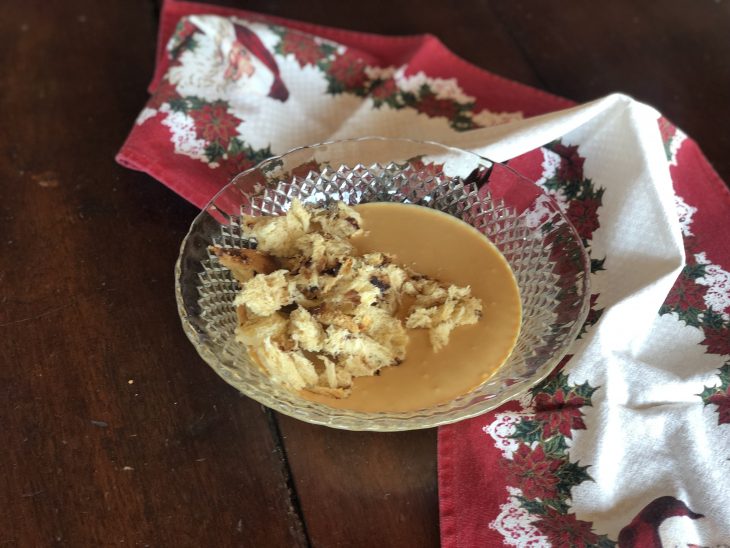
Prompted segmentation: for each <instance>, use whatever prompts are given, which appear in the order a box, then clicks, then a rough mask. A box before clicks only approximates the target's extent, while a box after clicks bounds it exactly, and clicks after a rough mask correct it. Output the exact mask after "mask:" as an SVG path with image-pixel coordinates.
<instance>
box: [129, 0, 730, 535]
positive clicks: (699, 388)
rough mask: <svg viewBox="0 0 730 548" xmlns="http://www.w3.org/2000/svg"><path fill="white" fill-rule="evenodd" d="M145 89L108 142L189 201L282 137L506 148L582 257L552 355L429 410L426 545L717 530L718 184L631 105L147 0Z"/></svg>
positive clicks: (385, 43)
mask: <svg viewBox="0 0 730 548" xmlns="http://www.w3.org/2000/svg"><path fill="white" fill-rule="evenodd" d="M160 25H161V28H160V44H159V47H158V63H157V68H156V74H155V78H154V81H153V83H152V85H151V92H152V93H151V97H150V99H149V101H148V102H147V104H146V105H145V107H144V109H143V110H142V111H141V113H140V115H139V117H138V118H137V121H136V123H135V125H134V128H133V130H132V132H131V134H130V136H129V138H128V139H127V142H126V143H125V145H124V147H123V148H122V150H121V151H120V154H119V155H118V160H119V161H120V162H121V163H123V164H124V165H127V166H129V167H131V168H134V169H140V170H143V171H146V172H148V173H150V174H151V175H152V176H154V177H156V178H158V179H159V180H161V181H162V182H164V183H165V184H167V185H168V186H169V187H170V188H172V189H173V190H174V191H176V192H178V193H179V194H181V195H182V196H184V197H185V198H187V199H188V200H190V201H191V202H193V203H195V204H197V205H199V206H202V205H204V204H205V203H206V202H207V201H208V199H210V198H211V197H212V196H213V194H215V192H216V191H217V190H218V189H220V188H221V187H222V186H223V185H224V184H225V183H226V182H227V181H228V180H229V179H230V178H231V177H232V176H233V175H234V174H236V173H238V172H240V171H242V170H244V169H246V168H248V167H250V166H252V165H254V164H255V163H257V162H258V161H260V160H262V159H264V158H267V157H269V156H271V155H273V154H278V153H281V152H284V151H286V150H288V149H290V148H292V147H295V146H299V145H304V144H310V143H314V142H319V141H323V140H328V139H333V138H344V137H357V136H364V135H385V136H403V137H415V138H421V139H433V140H436V141H441V142H446V143H449V144H453V145H456V146H462V147H464V148H469V149H472V150H475V151H477V152H480V153H482V154H485V155H487V156H489V157H492V158H494V159H495V160H499V161H509V163H510V164H511V165H512V166H513V167H515V168H516V169H518V170H519V171H521V172H522V173H524V174H525V175H527V176H528V177H530V178H531V179H533V180H534V181H536V183H537V184H538V185H539V186H541V187H542V189H543V190H544V191H545V192H546V193H547V194H549V195H550V196H552V197H553V198H554V199H555V200H556V201H557V202H558V203H559V204H560V205H561V207H562V208H563V210H564V212H565V213H566V215H567V216H568V217H569V218H570V219H571V221H572V222H573V224H574V225H575V227H576V229H577V231H578V233H579V235H580V237H581V238H582V240H583V243H584V245H585V247H586V249H587V250H588V252H589V255H590V258H591V277H592V279H591V282H592V284H591V286H592V294H591V298H590V304H591V309H590V313H589V315H588V318H587V320H586V323H585V325H584V326H583V329H582V332H581V335H580V338H579V340H578V341H577V342H576V343H575V344H574V345H573V347H572V348H571V350H570V354H569V355H568V356H566V358H565V359H564V360H563V362H562V363H561V364H560V366H559V367H558V368H557V369H556V371H554V372H553V373H552V375H551V376H550V377H549V378H548V379H546V380H545V381H544V382H542V383H541V384H539V385H538V386H536V387H535V388H534V389H533V390H532V391H530V392H529V393H528V394H525V395H524V396H523V397H522V398H521V399H520V400H519V401H514V402H510V403H508V404H507V405H505V406H503V407H501V408H500V409H497V410H495V411H493V412H491V413H488V414H486V415H483V416H481V417H477V418H475V419H471V420H469V421H463V422H461V423H458V424H456V425H452V426H448V427H443V428H441V429H440V431H439V493H440V504H441V532H442V542H443V544H444V545H445V546H475V545H484V546H493V545H509V546H566V545H571V546H615V545H617V544H618V545H622V546H659V545H660V543H662V542H663V543H664V545H698V546H709V545H719V544H722V543H723V542H727V541H728V539H730V525H729V524H730V510H729V509H727V508H726V507H725V506H726V505H725V497H724V493H726V492H727V491H728V487H729V485H728V483H730V482H729V481H728V479H727V477H728V474H727V472H728V470H727V467H728V465H729V463H730V461H728V455H730V435H729V433H728V429H729V428H730V425H728V423H730V363H729V362H728V358H730V273H729V272H728V271H729V270H730V244H729V243H727V242H726V241H725V239H724V238H722V231H721V230H720V231H718V229H717V226H718V224H720V223H722V222H723V220H724V219H725V218H726V217H727V214H728V212H729V211H730V196H729V195H728V192H727V190H726V189H725V187H724V185H723V184H722V182H721V181H720V180H719V179H718V178H717V176H716V175H715V174H714V172H713V171H712V169H711V168H710V167H709V165H708V164H707V162H706V160H705V159H704V157H703V156H702V154H701V152H700V151H699V149H698V148H697V145H696V144H695V143H694V142H693V141H692V140H691V139H688V138H687V137H686V136H685V135H684V134H683V133H682V132H681V131H680V130H678V129H677V128H676V127H674V126H673V125H672V124H671V123H670V122H669V121H668V120H666V119H664V118H661V117H660V116H659V115H658V113H656V112H655V111H653V110H652V109H651V108H649V107H646V106H644V105H640V104H638V103H636V102H635V101H632V100H631V99H629V98H627V97H624V96H610V97H607V98H605V99H603V100H599V101H596V102H594V103H590V104H587V105H583V106H580V107H575V108H572V109H568V110H560V109H566V108H567V107H569V106H570V103H569V102H568V101H565V100H563V99H560V98H557V97H554V96H550V95H548V94H545V93H543V92H540V91H537V90H532V89H530V88H526V87H525V86H521V85H519V84H516V83H514V82H509V81H507V80H503V79H500V78H499V77H496V76H494V75H492V74H489V73H487V72H485V71H481V70H480V69H477V68H476V67H473V66H471V65H469V64H467V63H465V62H464V61H462V60H460V59H458V58H457V57H455V56H454V55H453V54H451V53H450V52H449V51H448V50H446V49H445V48H444V47H443V45H442V44H440V43H439V42H438V41H437V40H435V39H434V38H433V37H409V38H399V37H379V36H374V35H364V34H359V33H349V32H346V31H341V30H338V29H329V28H325V27H317V26H313V25H309V24H306V23H301V22H293V21H286V20H282V19H278V18H274V17H268V16H261V15H259V14H254V13H250V12H245V11H243V10H233V9H226V8H218V7H213V6H207V5H205V6H204V5H198V4H193V3H187V2H173V1H169V0H168V1H166V2H165V4H164V7H163V12H162V18H161V23H160Z"/></svg>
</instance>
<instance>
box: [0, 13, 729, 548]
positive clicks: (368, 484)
mask: <svg viewBox="0 0 730 548" xmlns="http://www.w3.org/2000/svg"><path fill="white" fill-rule="evenodd" d="M226 3H228V4H230V5H235V2H226ZM241 4H243V2H239V5H241ZM454 6H458V7H454ZM159 7H160V6H159V3H157V2H155V1H151V0H127V1H122V0H107V1H104V2H95V1H91V0H68V1H66V2H48V1H43V0H10V1H8V2H5V3H4V5H3V8H4V9H3V15H2V17H0V113H1V114H2V119H1V121H0V305H1V306H0V366H1V367H0V425H1V426H0V427H1V428H2V432H3V442H4V447H3V451H0V471H1V472H2V474H0V547H4V546H19V547H26V546H29V547H35V546H55V545H58V546H108V545H109V546H111V545H114V546H116V545H120V546H130V545H131V546H176V547H177V546H308V545H312V546H436V545H438V542H439V537H438V494H437V486H436V453H435V450H436V435H435V431H434V430H427V431H417V432H409V433H401V434H368V433H355V432H341V431H336V430H330V429H327V428H324V427H318V426H312V425H309V424H304V423H301V422H298V421H296V420H293V419H290V418H288V417H282V416H279V415H277V414H275V413H272V412H270V411H268V410H266V409H263V408H262V407H261V406H260V405H258V404H257V403H255V402H253V401H251V400H249V399H247V398H245V397H242V396H240V395H239V394H238V393H237V392H236V391H235V390H234V389H232V388H230V387H229V386H228V385H227V384H225V383H224V382H223V381H221V380H220V379H219V378H218V377H217V376H216V375H215V374H214V373H213V372H212V371H211V370H210V369H209V368H208V367H207V366H206V365H205V364H204V363H203V361H202V360H201V359H200V358H199V357H198V356H197V354H196V353H195V351H194V349H193V347H192V346H191V345H190V344H189V343H188V341H187V339H186V338H185V336H184V334H183V332H182V329H181V328H180V325H179V320H178V317H177V312H176V306H175V301H174V295H173V280H172V274H173V264H174V261H175V258H176V256H177V252H178V246H179V243H180V241H181V239H182V237H183V236H184V234H185V232H186V230H187V227H188V225H189V223H190V222H191V221H192V219H193V217H194V215H195V214H196V210H195V208H193V207H192V206H190V205H188V204H187V203H185V202H184V201H183V200H182V199H181V198H179V197H177V196H176V195H174V194H173V193H172V192H171V191H169V190H167V189H166V188H164V187H163V186H162V185H160V184H158V183H157V182H155V181H154V180H152V179H151V178H149V177H147V176H145V175H143V174H140V173H135V172H131V171H127V170H125V169H123V168H121V167H119V166H118V165H116V164H115V163H114V160H113V158H114V154H115V153H116V152H117V150H118V148H119V147H120V145H121V143H122V141H123V140H124V137H125V136H126V133H127V131H128V130H129V128H130V127H131V124H132V122H133V120H134V118H135V116H136V115H137V113H138V111H139V110H140V108H141V107H142V105H143V104H144V101H145V99H146V91H145V88H146V85H147V83H148V80H149V79H150V77H151V74H152V68H153V62H154V58H153V57H154V47H155V38H156V25H157V20H158V13H159ZM245 7H246V8H247V9H251V10H256V11H261V12H265V13H271V14H275V15H280V16H285V17H290V18H295V19H302V20H307V21H312V22H316V23H321V24H327V25H333V26H340V27H344V28H349V29H355V30H362V31H369V32H378V33H385V34H412V33H423V32H430V33H433V34H435V35H437V36H439V37H440V38H441V39H442V40H443V41H444V42H445V43H446V44H447V46H449V47H450V48H451V49H452V50H454V51H455V52H456V53H458V54H459V55H461V56H463V57H464V58H466V59H468V60H469V61H472V62H474V63H476V64H478V65H480V66H482V67H484V68H486V69H489V70H492V71H494V72H496V73H498V74H501V75H503V76H506V77H508V78H512V79H515V80H519V81H521V82H524V83H527V84H530V85H534V86H537V87H540V88H542V89H545V90H548V91H551V92H553V93H556V94H559V95H563V96H566V97H568V98H570V99H574V100H578V101H584V100H588V99H592V98H596V97H599V96H601V95H604V94H606V93H609V92H612V91H624V92H627V93H629V94H631V95H633V96H635V97H636V98H637V99H640V100H643V101H646V102H648V103H651V104H653V105H654V106H656V107H657V108H658V109H659V110H661V111H662V112H664V113H665V114H666V115H667V116H668V117H669V118H670V119H672V120H673V121H674V122H675V123H676V124H678V125H679V126H680V127H682V128H683V129H684V130H685V131H687V132H688V133H689V134H690V136H692V137H694V138H695V139H696V140H697V141H698V142H699V144H700V146H701V147H702V148H703V150H704V151H705V153H706V154H707V156H708V157H709V159H710V161H711V162H712V163H713V164H714V165H715V167H716V168H717V169H718V171H719V172H720V174H721V176H723V178H725V179H726V180H728V179H730V156H728V154H727V153H726V151H727V150H728V149H730V133H728V131H727V130H726V128H725V127H724V124H725V123H727V122H728V121H729V120H730V116H729V115H730V101H728V90H730V41H729V40H728V39H727V29H728V28H729V27H730V3H728V2H724V1H721V0H699V1H698V0H682V1H666V2H634V1H632V0H615V1H613V2H602V3H594V2H590V3H589V2H583V1H578V0H570V1H564V2H554V1H547V0H531V1H529V2H527V1H520V0H465V1H463V2H459V3H456V4H451V3H446V2H428V1H426V2H421V3H418V4H415V3H410V2H409V3H403V4H402V5H397V4H396V3H393V2H386V1H384V0H373V1H370V2H354V1H347V2H335V1H334V0H326V1H322V2H319V3H316V4H314V3H312V4H310V3H305V2H297V1H295V0H270V1H264V0H251V1H249V2H246V3H245Z"/></svg>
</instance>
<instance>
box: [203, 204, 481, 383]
mask: <svg viewBox="0 0 730 548" xmlns="http://www.w3.org/2000/svg"><path fill="white" fill-rule="evenodd" d="M241 224H242V229H243V233H244V236H245V237H246V238H247V239H248V240H249V241H251V242H252V243H254V242H255V244H256V245H255V249H244V248H240V249H239V248H223V247H220V246H213V247H211V251H212V252H213V254H214V255H215V256H217V257H218V260H219V262H220V263H221V265H223V266H224V267H226V268H228V269H230V270H231V272H232V274H233V276H234V277H235V279H236V280H238V283H239V285H240V291H239V293H238V295H237V296H236V299H235V301H234V304H235V305H236V306H237V316H238V321H239V325H238V327H237V328H236V340H237V341H238V342H239V343H241V344H243V345H244V346H245V347H246V349H247V351H248V353H249V355H250V356H251V357H252V359H253V360H254V361H255V362H256V363H257V364H258V365H259V366H260V367H261V368H262V369H263V370H264V372H265V373H267V374H268V375H269V376H270V377H271V379H272V380H273V381H274V382H277V383H280V384H282V385H284V386H286V387H288V388H289V389H292V390H302V389H304V390H309V391H311V392H314V393H318V394H323V395H327V396H331V397H335V398H344V397H347V396H348V395H349V393H350V390H351V387H352V382H353V379H354V378H355V377H360V376H371V375H379V374H380V370H381V369H382V368H384V367H390V366H394V365H399V364H401V363H402V362H403V361H404V360H405V359H406V346H407V344H408V330H409V329H427V330H428V334H429V340H430V343H431V346H432V348H433V350H434V351H435V352H438V351H440V350H441V349H443V348H444V347H445V346H446V345H447V344H448V342H449V336H450V334H451V332H452V331H453V330H454V329H456V328H457V327H459V326H462V325H469V324H474V323H476V322H477V321H478V320H479V318H480V317H481V315H482V303H481V301H480V300H479V299H477V298H476V297H473V296H472V295H471V289H470V288H469V287H459V286H456V285H448V284H445V283H442V282H440V281H438V280H435V279H433V278H429V277H427V276H424V275H422V274H419V273H417V272H414V271H413V270H412V269H409V268H407V267H404V266H399V265H397V264H396V263H395V258H394V257H393V256H391V255H388V254H387V253H367V254H364V255H358V254H357V251H356V249H355V246H354V245H353V244H352V242H351V241H350V239H351V238H352V237H353V236H356V235H360V234H362V232H363V223H362V218H361V216H360V214H359V213H358V212H357V211H356V210H355V209H353V208H352V207H350V206H348V205H346V204H344V203H342V202H336V203H334V204H332V205H330V206H329V207H327V208H317V207H311V206H304V205H302V204H301V202H300V201H299V200H296V199H295V200H294V201H293V202H292V204H291V207H290V208H289V210H288V211H287V213H286V215H282V216H278V217H267V216H260V217H253V216H244V217H243V219H242V223H241Z"/></svg>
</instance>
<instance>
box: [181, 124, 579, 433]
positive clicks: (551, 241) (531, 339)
mask: <svg viewBox="0 0 730 548" xmlns="http://www.w3.org/2000/svg"><path fill="white" fill-rule="evenodd" d="M295 197H298V198H299V199H301V200H302V202H304V203H305V204H316V205H324V204H327V203H329V202H332V201H336V200H341V201H343V202H346V203H348V204H350V205H355V204H360V203H365V202H401V203H408V204H418V205H421V206H426V207H430V208H434V209H438V210H440V211H443V212H445V213H448V214H450V215H453V216H455V217H458V218H459V219H462V220H463V221H465V222H467V223H469V224H471V225H472V226H474V227H476V228H477V229H478V230H479V231H480V232H482V233H483V234H485V235H486V236H487V237H488V238H489V239H490V240H491V241H492V243H494V244H495V245H496V246H497V248H498V249H499V250H500V251H501V252H502V254H503V255H504V257H505V258H506V259H507V261H508V263H509V264H510V266H511V268H512V270H513V272H514V274H515V278H516V280H517V284H518V286H519V289H520V297H521V301H522V313H523V317H522V325H521V331H520V335H519V337H518V340H517V343H516V345H515V348H514V350H513V351H512V354H511V355H510V357H509V358H508V359H507V361H506V362H505V363H504V365H503V366H502V367H501V368H500V369H498V370H497V372H496V373H495V374H494V375H493V376H492V377H491V378H489V379H488V380H487V381H485V382H484V383H483V384H482V385H480V386H479V387H478V388H476V389H475V390H473V391H472V392H469V393H467V394H464V395H462V396H460V397H458V398H456V399H454V400H452V401H449V402H445V403H443V404H440V405H438V406H434V407H429V408H425V409H420V410H418V411H413V412H383V413H366V412H357V411H348V410H343V409H336V408H333V407H330V406H327V405H323V404H320V403H315V402H312V401H309V400H306V399H304V398H302V397H301V396H299V395H298V394H297V393H295V392H292V391H290V390H287V389H286V388H284V387H282V386H280V385H278V384H275V383H273V382H271V380H270V379H269V377H268V376H267V375H266V374H264V373H263V372H262V371H261V369H260V368H259V367H258V366H256V365H255V364H254V363H252V362H251V361H250V359H249V357H248V355H247V353H246V350H245V348H244V347H243V346H242V345H240V344H238V343H236V341H235V339H234V329H235V327H236V325H237V317H236V311H235V307H234V306H233V299H234V297H235V294H236V292H237V289H238V285H237V282H236V281H235V280H234V279H233V277H232V276H231V274H230V272H229V271H228V270H227V269H226V268H224V267H222V266H221V265H220V264H219V262H218V259H217V258H216V257H215V256H214V255H212V254H211V253H210V252H209V251H208V247H209V246H210V245H212V244H217V245H221V246H223V247H249V246H250V245H251V243H250V242H248V241H247V240H246V239H245V238H244V236H243V233H242V231H241V227H240V224H239V220H240V215H241V213H245V214H248V215H280V214H283V213H285V212H286V210H287V209H288V207H289V205H290V203H291V201H292V199H293V198H295ZM423 244H424V245H427V242H423ZM589 268H590V262H589V259H588V256H587V254H586V252H585V249H584V248H583V245H582V243H581V239H580V237H579V236H578V234H577V232H576V231H575V229H574V228H573V226H572V225H571V224H570V222H569V221H568V220H567V219H566V218H565V216H564V215H563V213H562V212H561V210H560V207H559V206H558V204H557V203H556V202H555V201H554V200H553V199H552V198H550V197H549V196H548V195H546V194H544V193H543V192H542V190H541V189H540V188H539V187H538V186H537V185H535V184H534V183H533V182H531V181H529V180H527V179H526V178H524V177H523V176H521V175H520V174H518V173H517V172H515V171H514V170H512V169H511V168H509V167H507V166H506V165H504V164H500V163H496V162H492V161H490V160H487V159H485V158H483V157H481V156H479V155H477V154H474V153H471V152H467V151H463V150H459V149H455V148H452V147H446V146H443V145H440V144H436V143H429V142H418V141H412V140H405V139H385V138H365V139H353V140H346V141H336V142H330V143H323V144H319V145H314V146H308V147H302V148H298V149H295V150H292V151H291V152H288V153H286V154H283V155H281V156H278V157H274V158H271V159H269V160H266V161H264V162H262V163H260V164H259V165H258V166H256V167H254V168H252V169H249V170H248V171H245V172H243V173H241V174H240V175H238V176H237V177H235V178H234V179H233V180H232V181H231V182H230V183H229V184H228V185H226V186H225V187H224V188H223V189H222V190H221V191H220V192H219V193H218V194H217V195H216V196H215V197H214V198H213V199H212V200H211V202H210V203H209V204H208V205H207V206H206V207H205V209H204V210H203V211H202V212H201V213H200V214H199V215H198V216H197V217H196V219H195V220H194V221H193V223H192V226H191V227H190V231H189V233H188V235H187V236H186V237H185V240H184V241H183V243H182V246H181V249H180V256H179V258H178V261H177V264H176V266H175V290H176V296H177V303H178V310H179V313H180V317H181V319H182V325H183V328H184V330H185V333H186V334H187V336H188V338H189V339H190V340H191V342H192V343H193V345H194V346H195V348H196V349H197V351H198V353H199V354H200V355H201V357H202V358H203V359H204V360H205V361H206V362H207V363H208V364H209V365H210V366H211V367H212V368H213V369H214V370H215V371H216V373H218V374H219V375H220V376H221V377H222V378H223V379H224V380H225V381H226V382H228V383H229V384H231V385H232V386H234V387H235V388H237V389H238V390H240V391H241V392H243V393H244V394H245V395H247V396H249V397H251V398H253V399H254V400H256V401H258V402H260V403H262V404H264V405H266V406H268V407H270V408H272V409H275V410H277V411H280V412H281V413H285V414H287V415H290V416H292V417H295V418H298V419H301V420H304V421H307V422H311V423H316V424H323V425H327V426H331V427H335V428H343V429H349V430H374V431H397V430H411V429H416V428H427V427H432V426H438V425H441V424H447V423H451V422H455V421H459V420H462V419H465V418H468V417H473V416H475V415H479V414H481V413H484V412H486V411H488V410H490V409H493V408H495V407H497V406H499V405H500V404H502V403H504V402H506V401H507V400H510V399H513V398H515V397H518V396H520V395H522V394H524V393H525V392H526V391H527V390H529V389H530V388H532V387H533V386H534V385H535V384H537V383H538V382H539V381H540V380H542V379H543V378H544V377H545V376H546V375H547V374H548V373H549V372H550V371H551V370H552V369H553V368H554V367H555V366H556V365H557V364H558V363H559V361H560V360H561V359H562V358H563V357H564V356H565V355H566V354H567V352H568V350H569V346H570V345H571V343H572V342H573V341H574V340H575V339H576V338H577V336H578V335H579V333H580V329H581V327H582V325H583V322H584V321H585V318H586V315H587V313H588V304H589V296H590V291H589V287H588V274H589V271H590V270H589ZM445 351H447V349H446V350H445Z"/></svg>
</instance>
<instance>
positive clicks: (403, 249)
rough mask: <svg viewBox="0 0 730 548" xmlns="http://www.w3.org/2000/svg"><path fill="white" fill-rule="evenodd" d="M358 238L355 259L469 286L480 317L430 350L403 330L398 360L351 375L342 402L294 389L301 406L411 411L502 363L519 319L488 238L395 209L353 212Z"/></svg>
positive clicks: (515, 298)
mask: <svg viewBox="0 0 730 548" xmlns="http://www.w3.org/2000/svg"><path fill="white" fill-rule="evenodd" d="M356 209H357V211H358V212H359V213H360V214H361V215H362V218H363V228H364V229H365V233H364V234H363V235H362V236H358V237H355V238H353V240H352V242H353V243H354V244H355V246H356V247H357V249H358V251H359V252H360V253H370V252H376V251H381V252H385V253H391V254H393V255H395V257H396V259H395V262H397V263H398V264H401V265H407V266H410V267H412V268H413V269H414V270H415V271H416V272H419V273H421V274H426V275H428V276H430V277H433V278H436V279H438V280H440V281H442V282H447V283H451V284H456V285H460V286H466V285H468V286H471V290H472V295H474V296H475V297H477V298H479V299H481V301H482V305H483V316H482V318H481V320H480V321H479V322H477V323H476V324H475V325H466V326H461V327H458V328H456V329H455V330H454V331H452V332H451V339H450V341H449V344H448V345H447V346H446V347H445V348H443V349H441V350H440V351H439V352H434V351H433V350H432V348H431V345H430V343H429V340H428V331H427V330H425V329H409V330H408V335H409V337H410V342H409V344H408V347H407V354H406V359H405V361H404V362H403V363H402V364H401V365H398V366H391V367H385V368H383V369H382V370H381V374H380V375H379V376H374V377H358V378H356V379H355V380H354V383H353V387H352V393H351V395H350V396H349V397H348V398H343V399H336V398H331V397H328V396H323V395H318V394H313V393H311V392H307V391H302V392H301V395H302V396H303V397H305V398H306V399H308V400H311V401H317V402H320V403H323V404H326V405H329V406H331V407H337V408H341V409H351V410H354V411H365V412H378V411H382V412H388V411H390V412H403V411H415V410H418V409H423V408H427V407H431V406H433V405H437V404H439V403H444V402H447V401H450V400H452V399H454V398H455V397H457V396H460V395H462V394H465V393H468V392H470V391H471V390H473V389H474V388H476V387H478V386H479V385H480V384H482V383H483V382H484V381H485V380H487V379H488V378H489V377H490V376H492V375H493V374H494V372H495V371H496V370H497V369H498V368H499V367H500V366H501V365H502V364H503V363H504V361H505V360H506V359H507V358H508V357H509V355H510V353H511V352H512V349H513V347H514V345H515V342H516V341H517V336H518V334H519V330H520V321H521V304H520V295H519V289H518V288H517V282H516V281H515V278H514V275H513V274H512V270H511V269H510V267H509V265H508V264H507V261H506V260H505V258H504V257H503V256H502V254H501V253H500V252H499V251H498V250H497V248H496V247H495V246H494V245H493V244H492V243H491V242H489V240H488V239H487V238H486V237H485V236H484V235H482V234H481V233H480V232H478V231H477V230H476V229H475V228H473V227H471V226H469V225H468V224H466V223H465V222H463V221H460V220H459V219H456V218H454V217H451V216H450V215H447V214H445V213H441V212H440V211H436V210H433V209H428V208H425V207H421V206H415V205H407V204H397V203H385V202H378V203H370V204H361V205H359V206H357V207H356Z"/></svg>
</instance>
